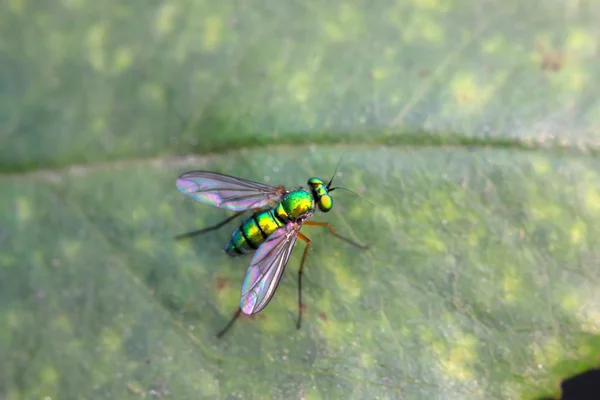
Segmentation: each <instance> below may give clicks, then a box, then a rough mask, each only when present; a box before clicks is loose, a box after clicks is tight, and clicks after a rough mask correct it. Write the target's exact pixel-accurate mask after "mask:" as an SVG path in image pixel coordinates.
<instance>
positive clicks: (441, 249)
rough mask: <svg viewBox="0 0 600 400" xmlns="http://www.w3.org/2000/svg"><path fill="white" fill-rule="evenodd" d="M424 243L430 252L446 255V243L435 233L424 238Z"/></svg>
mask: <svg viewBox="0 0 600 400" xmlns="http://www.w3.org/2000/svg"><path fill="white" fill-rule="evenodd" d="M422 242H423V244H424V245H425V246H427V247H428V248H429V249H430V250H433V251H435V252H437V253H446V252H447V248H446V243H445V242H444V241H443V240H441V239H440V238H438V237H437V235H435V234H434V233H431V234H429V235H425V236H424V237H423V238H422Z"/></svg>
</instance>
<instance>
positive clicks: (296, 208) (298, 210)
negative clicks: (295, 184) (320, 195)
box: [275, 190, 315, 221]
mask: <svg viewBox="0 0 600 400" xmlns="http://www.w3.org/2000/svg"><path fill="white" fill-rule="evenodd" d="M314 210H315V202H314V199H313V196H312V195H311V194H310V193H308V192H307V191H306V190H294V191H293V192H289V193H286V194H285V195H284V196H283V197H282V198H281V201H280V202H279V204H278V205H277V207H276V208H275V214H276V215H277V217H278V218H279V219H281V220H282V221H295V220H297V219H301V218H302V217H305V216H308V215H310V214H312V213H313V212H314Z"/></svg>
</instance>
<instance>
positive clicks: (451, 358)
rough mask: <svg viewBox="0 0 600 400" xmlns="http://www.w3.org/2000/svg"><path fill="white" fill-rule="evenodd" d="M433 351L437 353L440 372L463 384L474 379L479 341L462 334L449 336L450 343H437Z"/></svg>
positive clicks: (453, 333)
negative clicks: (474, 365) (474, 363)
mask: <svg viewBox="0 0 600 400" xmlns="http://www.w3.org/2000/svg"><path fill="white" fill-rule="evenodd" d="M432 349H433V350H434V351H435V352H436V353H437V354H436V357H434V359H436V360H439V362H438V365H439V367H440V372H441V373H442V374H445V375H446V376H450V377H451V378H452V379H456V380H460V381H463V382H466V381H472V380H473V379H474V376H475V374H474V372H473V362H474V361H475V360H476V359H477V339H476V337H475V336H473V335H467V334H464V333H462V332H456V331H454V332H452V333H450V334H449V337H448V342H441V341H438V342H435V343H434V344H433V346H432Z"/></svg>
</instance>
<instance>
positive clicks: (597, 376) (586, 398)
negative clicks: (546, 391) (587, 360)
mask: <svg viewBox="0 0 600 400" xmlns="http://www.w3.org/2000/svg"><path fill="white" fill-rule="evenodd" d="M560 387H561V389H562V396H561V397H560V398H559V400H598V399H600V368H597V369H592V370H588V371H585V372H582V373H581V374H579V375H575V376H572V377H570V378H568V379H566V380H564V381H562V383H561V384H560ZM538 400H555V399H552V398H549V397H545V398H541V399H538Z"/></svg>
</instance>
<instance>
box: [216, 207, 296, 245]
mask: <svg viewBox="0 0 600 400" xmlns="http://www.w3.org/2000/svg"><path fill="white" fill-rule="evenodd" d="M284 224H285V222H284V221H281V220H280V219H279V218H278V217H277V216H276V214H275V211H274V209H270V210H264V211H259V212H257V213H255V214H254V215H252V216H251V217H250V218H248V219H247V220H245V221H244V222H243V223H242V225H241V226H240V227H239V228H238V229H237V230H236V231H235V232H234V233H233V235H232V236H231V240H230V241H229V243H227V246H226V247H225V252H226V253H227V254H229V255H230V256H232V257H236V256H240V255H242V254H247V253H251V252H253V251H255V250H256V249H258V247H259V246H260V245H261V244H263V243H264V241H265V240H266V239H267V238H268V237H269V236H270V235H271V234H272V233H273V232H275V231H276V230H277V229H279V228H280V227H282V226H283V225H284Z"/></svg>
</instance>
